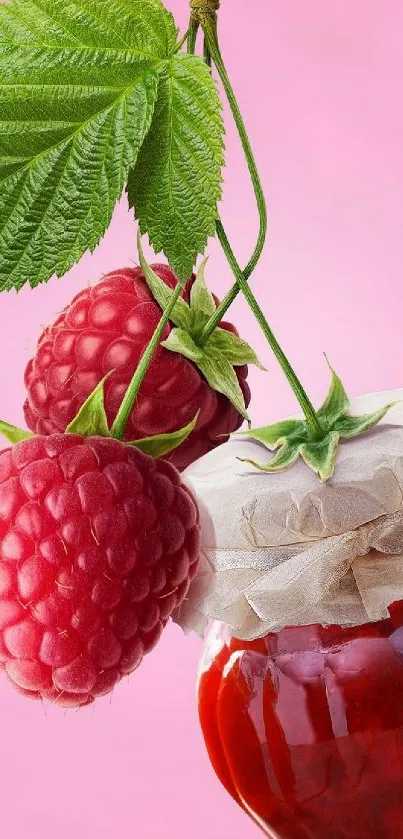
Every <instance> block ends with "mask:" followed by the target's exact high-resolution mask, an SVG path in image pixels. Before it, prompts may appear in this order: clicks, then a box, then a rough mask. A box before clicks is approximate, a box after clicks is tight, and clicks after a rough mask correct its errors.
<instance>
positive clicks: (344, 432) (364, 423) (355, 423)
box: [334, 402, 397, 440]
mask: <svg viewBox="0 0 403 839" xmlns="http://www.w3.org/2000/svg"><path fill="white" fill-rule="evenodd" d="M396 404H397V403H396V402H390V403H389V405H385V407H384V408H380V410H379V411H375V412H374V413H373V414H363V415H362V416H359V417H351V416H344V417H340V419H338V420H337V422H336V423H335V425H334V428H335V430H336V431H338V432H339V434H340V437H343V439H345V440H351V438H352V437H357V436H358V435H359V434H364V433H365V432H366V431H370V430H371V428H374V427H375V426H376V425H378V422H380V420H381V419H383V417H384V416H385V414H387V412H388V411H390V409H391V408H394V406H395V405H396Z"/></svg>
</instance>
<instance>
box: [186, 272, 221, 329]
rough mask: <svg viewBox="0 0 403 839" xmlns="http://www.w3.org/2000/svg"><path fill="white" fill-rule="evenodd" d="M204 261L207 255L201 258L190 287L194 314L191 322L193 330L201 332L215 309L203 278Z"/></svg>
mask: <svg viewBox="0 0 403 839" xmlns="http://www.w3.org/2000/svg"><path fill="white" fill-rule="evenodd" d="M206 263H207V257H206V259H203V262H202V263H201V265H200V268H199V270H198V271H197V274H196V279H195V281H194V283H193V285H192V288H191V289H190V307H191V309H192V310H193V312H194V315H195V317H194V322H193V324H192V329H193V331H194V332H198V331H199V332H202V331H203V328H204V326H205V325H206V323H207V321H208V320H209V318H210V316H211V315H212V314H214V312H215V310H216V304H215V301H214V297H213V295H212V293H211V291H210V289H209V288H208V286H207V284H206V281H205V278H204V272H205V268H206Z"/></svg>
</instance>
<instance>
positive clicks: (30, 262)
mask: <svg viewBox="0 0 403 839" xmlns="http://www.w3.org/2000/svg"><path fill="white" fill-rule="evenodd" d="M176 36H177V32H176V29H175V26H174V23H173V19H172V17H171V15H169V14H168V12H167V11H166V10H165V9H164V7H163V5H162V4H161V3H160V2H159V0H111V1H110V2H108V3H106V2H105V0H11V2H9V3H6V4H0V78H1V85H0V290H4V289H10V288H12V287H15V288H20V287H21V286H23V285H24V284H25V283H27V282H29V283H30V284H31V285H32V286H35V285H37V284H38V283H40V282H44V281H46V280H48V279H49V278H50V277H51V276H52V275H53V274H56V275H58V276H62V275H63V274H64V273H65V272H66V271H67V270H68V269H69V268H70V267H71V266H72V265H73V264H74V262H76V261H77V260H78V259H80V257H81V256H82V254H83V253H84V252H85V251H86V250H87V249H90V250H93V249H94V248H95V246H96V245H97V244H98V242H99V241H100V239H101V238H102V236H103V234H104V233H105V230H106V229H107V227H108V225H109V223H110V220H111V216H112V212H113V209H114V206H115V204H116V202H117V200H118V199H119V198H120V196H121V194H122V191H123V188H124V185H125V183H126V181H127V177H128V172H129V170H130V169H131V168H132V167H133V166H134V165H135V163H136V160H137V155H138V152H139V149H140V147H141V145H142V143H143V140H144V138H145V136H146V135H147V133H148V130H149V128H150V125H151V121H152V117H153V112H154V107H155V102H156V98H157V93H158V84H159V74H160V72H161V71H162V68H163V67H164V63H166V62H167V61H169V60H170V59H169V56H170V55H171V54H172V52H173V51H174V49H175V44H176Z"/></svg>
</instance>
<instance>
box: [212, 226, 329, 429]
mask: <svg viewBox="0 0 403 839" xmlns="http://www.w3.org/2000/svg"><path fill="white" fill-rule="evenodd" d="M217 236H218V239H219V241H220V244H221V246H222V249H223V251H224V253H225V255H226V257H227V259H228V262H229V265H230V266H231V269H232V271H233V273H234V276H235V278H236V280H237V284H238V285H239V287H240V288H241V290H242V293H243V295H244V297H245V299H246V301H247V302H248V304H249V306H250V308H251V310H252V312H253V314H254V315H255V318H256V320H257V321H258V323H259V325H260V326H261V328H262V331H263V332H264V334H265V336H266V338H267V341H268V343H269V344H270V347H271V349H272V351H273V353H274V355H275V357H276V359H277V361H278V362H279V364H280V366H281V369H282V370H283V373H284V375H285V376H286V378H287V380H288V382H289V384H290V385H291V388H292V390H293V391H294V393H295V396H296V398H297V399H298V402H299V404H300V406H301V408H302V410H303V412H304V415H305V419H306V421H307V425H308V428H309V430H310V432H311V434H312V435H313V436H314V437H315V438H316V439H320V438H321V437H322V436H323V430H322V427H321V425H320V422H319V420H318V417H317V414H316V411H315V408H314V407H313V405H312V402H311V400H310V399H309V396H308V394H307V393H306V391H305V389H304V388H303V386H302V384H301V382H300V381H299V379H298V377H297V375H296V373H295V372H294V370H293V368H292V367H291V364H290V362H289V361H288V358H287V356H286V355H285V353H284V352H283V350H282V349H281V347H280V344H279V343H278V341H277V338H276V337H275V335H274V333H273V331H272V329H271V327H270V326H269V324H268V323H267V320H266V318H265V316H264V314H263V312H262V310H261V308H260V306H259V304H258V302H257V300H256V298H255V296H254V294H253V292H252V291H251V289H250V288H249V286H248V283H247V282H246V279H245V276H244V274H243V272H242V270H241V268H240V267H239V265H238V262H237V260H236V257H235V255H234V252H233V250H232V248H231V245H230V243H229V241H228V238H227V234H226V232H225V230H224V227H223V225H222V223H221V222H220V221H218V222H217Z"/></svg>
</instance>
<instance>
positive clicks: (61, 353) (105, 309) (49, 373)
mask: <svg viewBox="0 0 403 839" xmlns="http://www.w3.org/2000/svg"><path fill="white" fill-rule="evenodd" d="M152 267H153V269H154V271H155V272H156V273H157V274H158V275H159V276H160V278H161V279H163V280H164V281H165V282H166V283H167V285H168V286H170V287H171V288H174V286H175V285H176V282H177V280H176V277H175V275H174V274H173V273H172V271H171V270H170V269H169V268H168V267H167V266H164V265H154V266H152ZM189 287H190V284H188V286H187V289H186V291H185V293H184V294H185V298H187V299H188V295H189ZM160 316H161V310H160V308H159V306H158V304H157V303H156V302H155V300H154V299H153V297H152V295H151V292H150V291H149V288H148V286H147V284H146V281H145V279H144V276H143V274H142V271H141V269H140V268H124V269H122V270H120V271H116V272H114V273H111V274H109V275H107V276H106V277H105V278H104V279H103V280H102V281H101V282H99V283H98V285H95V286H94V287H93V288H88V289H85V290H84V291H81V292H80V293H79V294H78V295H77V296H76V297H75V298H74V299H73V301H72V302H71V303H70V305H69V306H67V308H66V309H65V310H64V311H63V312H62V314H61V315H60V317H59V318H58V319H57V320H56V321H55V323H54V324H53V326H50V327H48V328H47V329H45V331H44V332H43V334H42V336H41V338H40V340H39V343H38V348H37V352H36V355H35V357H34V358H33V359H32V360H31V361H30V362H29V364H28V367H27V369H26V373H25V383H26V387H27V390H28V398H27V401H26V403H25V406H24V411H25V419H26V422H27V424H28V427H29V428H31V429H32V430H33V431H34V432H35V433H37V434H52V433H54V432H60V431H65V429H66V427H67V425H68V424H69V422H70V421H71V420H72V419H73V417H74V416H75V415H76V414H77V411H78V409H79V408H80V406H81V405H82V403H83V402H84V401H85V399H86V398H87V397H88V396H89V394H90V393H91V392H92V391H93V390H94V388H95V386H96V385H97V384H98V382H99V381H100V380H101V379H102V378H103V377H104V376H105V374H106V373H108V372H109V371H111V370H115V371H116V372H114V374H113V375H112V376H111V377H110V378H109V379H108V380H107V382H106V385H105V405H106V412H107V415H108V420H109V423H110V424H111V423H112V421H113V420H114V418H115V416H116V413H117V411H118V408H119V406H120V403H121V401H122V398H123V396H124V393H125V391H126V388H127V385H128V383H129V381H130V379H131V377H132V375H133V372H134V370H135V368H136V366H137V364H138V362H139V359H140V357H141V355H142V353H143V351H144V349H145V346H146V344H147V343H148V341H149V340H150V338H151V335H152V333H153V331H154V329H155V327H156V326H157V323H158V321H159V318H160ZM221 326H222V327H223V328H226V329H229V330H231V331H233V332H236V330H235V329H234V327H233V326H232V325H231V324H226V323H222V324H221ZM170 328H171V327H170V326H168V327H167V329H166V332H165V334H164V339H165V338H167V336H168V334H169V332H170ZM236 371H237V375H238V379H239V382H240V385H241V388H242V391H243V393H244V397H245V403H246V405H248V403H249V399H250V391H249V388H248V385H247V383H246V376H247V367H237V368H236ZM197 411H200V414H199V418H198V422H197V426H196V428H195V430H194V431H193V432H192V434H191V435H190V437H189V438H188V439H187V440H186V442H185V443H183V444H182V445H181V446H180V447H179V448H178V449H176V450H175V451H174V452H172V454H171V455H170V457H169V459H170V460H171V461H172V462H173V463H174V464H175V466H177V468H178V469H184V468H185V467H186V466H188V465H189V464H190V463H192V462H193V461H194V460H197V458H199V457H201V456H202V455H203V454H206V452H208V451H210V449H212V448H214V447H215V446H216V445H218V444H219V443H222V442H224V441H225V439H226V436H222V435H229V434H230V433H232V432H233V431H235V430H236V429H237V428H239V427H240V425H241V424H242V417H241V416H240V414H239V413H238V411H237V410H236V408H234V406H233V405H232V404H231V403H230V402H229V400H228V399H227V398H226V397H225V396H222V395H221V394H219V393H217V392H216V391H215V390H213V389H212V388H211V387H210V386H209V385H208V384H207V382H206V380H205V379H204V377H203V376H202V374H201V373H200V371H199V370H198V368H197V367H196V366H195V365H194V364H192V362H191V361H188V360H187V359H185V358H184V357H183V356H182V355H179V354H177V353H174V352H171V351H169V350H167V349H165V348H164V347H159V348H158V350H157V352H156V354H155V356H154V359H153V361H152V363H151V365H150V367H149V370H148V372H147V375H146V377H145V379H144V381H143V384H142V387H141V389H140V392H139V395H138V397H137V400H136V404H135V406H134V408H133V411H132V413H131V416H130V419H129V422H128V425H127V429H126V439H127V440H135V439H139V438H141V437H148V436H152V435H154V434H162V433H168V432H170V431H175V430H177V429H179V428H181V427H182V426H185V425H187V424H188V423H189V422H190V421H191V420H192V419H193V418H194V417H195V415H196V413H197Z"/></svg>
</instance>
